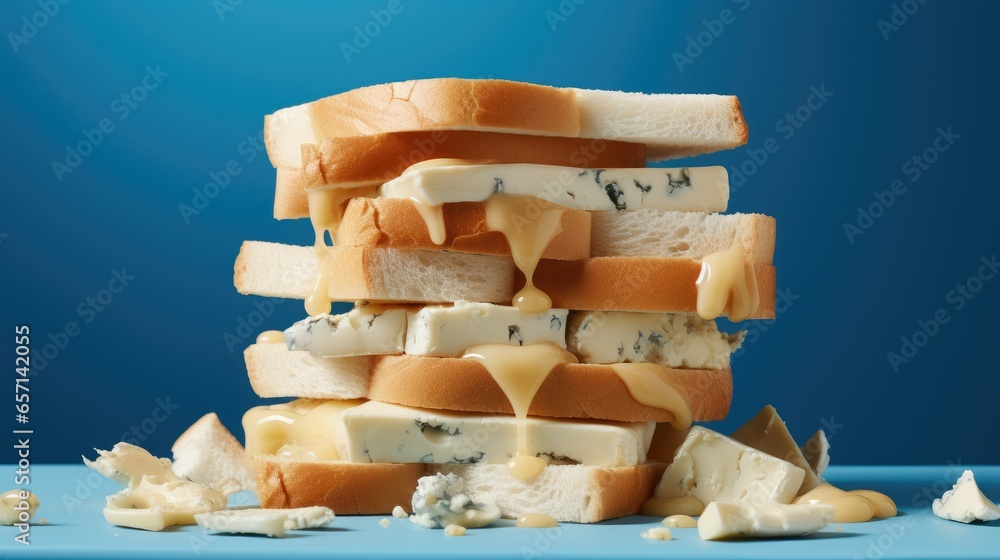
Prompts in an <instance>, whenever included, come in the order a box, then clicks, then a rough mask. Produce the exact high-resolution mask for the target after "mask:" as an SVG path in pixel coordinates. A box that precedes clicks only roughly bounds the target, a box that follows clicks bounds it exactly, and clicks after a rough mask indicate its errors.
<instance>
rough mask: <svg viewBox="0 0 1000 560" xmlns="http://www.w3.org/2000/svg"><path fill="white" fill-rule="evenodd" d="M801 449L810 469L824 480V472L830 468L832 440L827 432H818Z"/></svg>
mask: <svg viewBox="0 0 1000 560" xmlns="http://www.w3.org/2000/svg"><path fill="white" fill-rule="evenodd" d="M799 449H800V450H801V451H802V456H803V457H805V459H806V462H808V463H809V467H810V468H811V469H812V470H813V472H814V473H816V476H818V477H819V478H820V480H822V479H823V472H825V471H826V468H827V467H829V466H830V440H828V439H827V438H826V432H824V431H823V430H817V431H816V433H814V434H813V435H812V437H810V438H809V440H808V441H806V442H805V443H804V444H803V445H802V447H800V448H799Z"/></svg>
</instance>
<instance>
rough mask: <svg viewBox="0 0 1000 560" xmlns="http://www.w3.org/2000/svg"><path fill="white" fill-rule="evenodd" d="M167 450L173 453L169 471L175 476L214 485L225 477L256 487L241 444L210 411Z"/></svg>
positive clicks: (246, 486)
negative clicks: (175, 474)
mask: <svg viewBox="0 0 1000 560" xmlns="http://www.w3.org/2000/svg"><path fill="white" fill-rule="evenodd" d="M170 451H171V452H172V453H173V456H174V459H173V466H172V467H171V470H173V471H174V472H175V473H177V475H179V476H183V477H186V478H188V479H189V480H192V481H194V482H197V483H199V484H210V485H212V486H214V487H219V486H220V485H221V483H222V482H223V481H225V480H226V479H228V478H234V479H236V480H237V481H239V483H240V485H242V486H243V489H244V490H253V489H254V488H255V486H256V482H255V480H254V476H253V471H252V469H251V466H250V462H249V461H248V460H247V456H246V453H244V451H243V446H242V445H240V442H239V441H238V440H237V439H236V438H235V437H234V436H233V434H232V433H230V431H229V430H227V429H226V427H225V426H223V425H222V422H220V421H219V417H218V415H216V414H215V413H214V412H209V413H208V414H206V415H204V416H202V417H201V418H200V419H199V420H198V421H197V422H195V423H194V424H191V427H190V428H188V429H187V430H185V431H184V433H183V434H181V435H180V437H178V438H177V441H175V442H174V445H173V446H172V447H171V448H170Z"/></svg>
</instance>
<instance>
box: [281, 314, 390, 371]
mask: <svg viewBox="0 0 1000 560" xmlns="http://www.w3.org/2000/svg"><path fill="white" fill-rule="evenodd" d="M405 336H406V310H405V309H386V308H381V307H378V306H370V305H364V306H358V307H355V308H354V309H352V310H350V311H348V312H347V313H342V314H340V315H327V314H323V315H315V316H313V317H309V318H306V319H303V320H301V321H299V322H297V323H295V324H294V325H292V326H291V327H289V328H287V329H285V344H286V345H287V346H288V349H289V350H305V351H307V352H309V353H310V354H312V355H313V356H318V357H321V358H341V357H347V356H366V355H375V354H402V353H403V347H404V337H405Z"/></svg>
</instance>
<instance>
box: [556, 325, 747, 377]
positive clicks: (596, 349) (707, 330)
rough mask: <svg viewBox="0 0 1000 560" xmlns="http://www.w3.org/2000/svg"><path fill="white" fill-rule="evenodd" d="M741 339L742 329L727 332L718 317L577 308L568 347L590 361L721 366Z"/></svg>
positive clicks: (672, 365)
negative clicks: (733, 333) (703, 317)
mask: <svg viewBox="0 0 1000 560" xmlns="http://www.w3.org/2000/svg"><path fill="white" fill-rule="evenodd" d="M742 342H743V333H742V332H740V333H738V334H736V335H727V334H725V333H721V332H719V328H718V327H717V326H716V324H715V321H713V320H706V319H702V318H701V317H698V316H696V315H682V314H679V313H632V312H623V311H574V312H572V313H570V316H569V330H568V332H567V348H568V349H569V350H570V351H571V352H573V353H574V354H576V356H577V357H578V358H579V359H580V361H581V362H582V363H587V364H617V363H622V362H648V363H653V364H660V365H662V366H666V367H672V368H678V367H685V368H696V369H722V368H727V367H729V356H730V353H732V352H734V351H735V350H736V349H738V348H739V346H740V344H741V343H742Z"/></svg>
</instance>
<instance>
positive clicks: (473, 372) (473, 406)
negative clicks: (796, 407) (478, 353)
mask: <svg viewBox="0 0 1000 560" xmlns="http://www.w3.org/2000/svg"><path fill="white" fill-rule="evenodd" d="M666 371H667V375H668V376H669V377H670V379H671V380H672V381H673V382H674V383H675V385H676V386H677V387H678V388H679V389H681V390H682V391H683V393H684V394H685V396H686V398H687V401H688V403H689V405H690V406H691V413H692V416H693V418H694V420H695V421H698V422H706V421H710V420H722V419H723V418H725V417H726V415H727V414H728V413H729V406H730V404H731V401H732V395H733V378H732V370H730V369H729V368H726V369H715V370H713V369H704V370H702V369H673V368H667V370H666ZM368 398H369V399H371V400H376V401H382V402H390V403H395V404H401V405H404V406H412V407H417V408H431V409H439V410H456V411H464V412H475V413H483V414H513V413H514V410H513V408H511V406H510V401H509V400H508V399H507V396H506V395H505V394H504V392H503V391H502V390H501V389H500V386H499V385H497V383H496V381H494V380H493V377H492V376H490V374H489V372H488V371H487V370H486V368H485V367H483V365H482V364H480V363H479V362H476V361H473V360H467V359H461V358H434V357H429V356H410V355H398V356H382V357H381V358H380V359H378V360H377V361H376V362H375V365H374V367H373V368H372V374H371V382H370V385H369V388H368ZM528 414H530V415H532V416H545V417H554V418H589V419H595V420H609V421H617V422H648V421H654V422H671V421H673V420H674V415H673V413H671V412H669V411H666V410H663V409H659V408H654V407H651V406H647V405H644V404H641V403H639V402H637V401H636V400H635V399H634V398H633V397H632V394H631V393H629V390H628V387H626V385H625V382H624V381H622V380H621V378H619V377H618V374H616V373H615V372H614V370H613V369H612V368H611V366H609V365H602V364H561V365H559V366H556V368H555V369H554V370H552V372H551V373H550V374H549V376H548V377H547V378H546V380H545V381H544V382H543V383H542V386H541V387H539V389H538V393H537V394H535V398H534V399H532V401H531V408H530V409H529V411H528Z"/></svg>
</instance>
